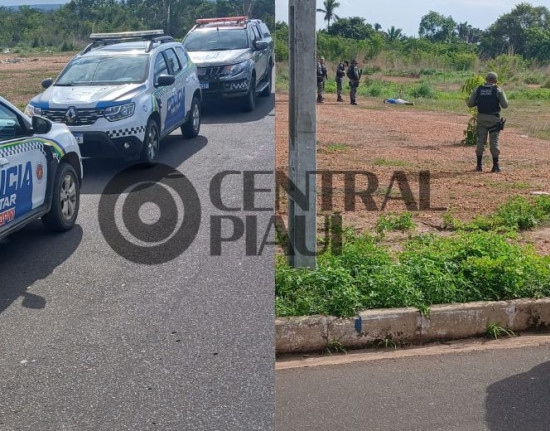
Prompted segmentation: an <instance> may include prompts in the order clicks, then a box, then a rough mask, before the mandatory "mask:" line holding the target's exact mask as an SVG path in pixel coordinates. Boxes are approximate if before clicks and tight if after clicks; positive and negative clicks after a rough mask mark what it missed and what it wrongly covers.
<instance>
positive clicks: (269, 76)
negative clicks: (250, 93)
mask: <svg viewBox="0 0 550 431" xmlns="http://www.w3.org/2000/svg"><path fill="white" fill-rule="evenodd" d="M267 79H268V80H269V81H268V82H269V85H268V86H267V87H266V88H264V90H263V91H262V92H261V93H260V96H262V97H269V96H271V92H272V91H273V66H271V65H270V66H269V68H268V69H267Z"/></svg>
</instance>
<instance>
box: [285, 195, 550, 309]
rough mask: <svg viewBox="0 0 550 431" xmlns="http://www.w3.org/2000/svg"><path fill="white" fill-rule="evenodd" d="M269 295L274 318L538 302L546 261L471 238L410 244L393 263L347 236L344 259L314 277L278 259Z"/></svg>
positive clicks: (548, 283)
mask: <svg viewBox="0 0 550 431" xmlns="http://www.w3.org/2000/svg"><path fill="white" fill-rule="evenodd" d="M544 205H548V203H547V202H545V203H544ZM275 290H276V311H277V315H278V316H290V315H308V314H330V315H336V316H353V315H354V314H355V313H357V311H359V310H361V309H365V308H387V307H405V306H415V307H418V308H420V309H423V310H426V308H427V307H428V306H430V305H432V304H441V303H453V302H469V301H482V300H509V299H516V298H526V297H532V298H539V297H542V296H547V295H550V256H546V257H541V256H539V255H537V254H536V253H535V251H534V249H533V248H532V247H530V246H525V245H520V244H517V243H514V242H512V241H511V240H509V238H507V237H505V236H503V235H500V234H498V233H496V232H482V231H476V232H460V233H458V234H456V235H453V236H450V237H437V236H435V235H421V236H417V237H413V238H412V239H410V240H409V241H407V243H406V244H405V246H404V250H403V251H402V252H397V253H395V256H394V257H393V258H392V255H391V254H390V253H389V251H388V249H387V248H385V247H383V246H381V245H378V244H377V243H376V241H375V239H374V238H372V237H370V236H367V235H360V236H353V235H348V236H347V238H346V240H345V241H344V244H343V246H342V254H341V255H339V256H332V255H323V256H321V257H319V262H318V269H317V270H315V271H311V270H305V269H300V270H294V269H292V268H290V267H289V266H288V265H287V264H286V262H285V261H284V259H283V258H279V259H278V261H277V268H276V281H275Z"/></svg>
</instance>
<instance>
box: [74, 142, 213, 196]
mask: <svg viewBox="0 0 550 431" xmlns="http://www.w3.org/2000/svg"><path fill="white" fill-rule="evenodd" d="M207 144H208V139H206V138H205V137H204V136H201V135H199V136H197V137H196V138H193V139H183V137H182V136H181V134H179V133H178V132H175V133H174V134H173V135H169V136H167V137H166V138H164V139H163V140H162V142H161V145H160V156H159V163H163V164H166V165H169V166H172V167H174V168H177V167H178V166H180V165H181V164H182V163H183V162H184V161H185V160H187V159H189V158H190V157H191V156H193V154H195V153H198V152H199V151H201V150H202V149H203V148H204V147H206V145H207ZM135 163H136V162H125V161H123V160H118V159H99V158H97V159H85V160H84V162H83V164H84V181H83V182H82V189H81V193H82V194H94V195H98V194H101V193H103V190H104V189H105V186H106V185H107V183H108V182H109V181H110V180H111V179H112V178H113V177H114V176H115V175H116V174H117V173H119V172H120V171H122V170H123V169H125V168H127V167H128V166H130V165H133V164H135Z"/></svg>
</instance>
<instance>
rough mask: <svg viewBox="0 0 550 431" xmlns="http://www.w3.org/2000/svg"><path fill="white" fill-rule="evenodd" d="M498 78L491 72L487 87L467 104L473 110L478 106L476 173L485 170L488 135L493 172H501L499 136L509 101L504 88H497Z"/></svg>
mask: <svg viewBox="0 0 550 431" xmlns="http://www.w3.org/2000/svg"><path fill="white" fill-rule="evenodd" d="M497 81H498V76H497V74H496V73H494V72H489V73H488V74H487V76H486V77H485V85H481V86H479V87H478V88H476V89H475V90H474V91H473V92H472V95H471V96H470V98H469V99H468V101H467V102H466V104H467V105H468V107H470V108H473V107H474V106H477V111H478V115H477V128H476V133H477V148H476V155H477V166H476V171H477V172H481V171H482V170H483V153H484V151H485V143H486V142H487V135H489V147H490V150H491V155H492V156H493V168H492V169H491V172H500V166H499V163H498V158H499V155H500V150H499V148H498V135H499V132H500V128H499V125H500V110H501V108H507V107H508V99H507V98H506V95H505V94H504V91H503V90H502V88H500V87H498V86H497Z"/></svg>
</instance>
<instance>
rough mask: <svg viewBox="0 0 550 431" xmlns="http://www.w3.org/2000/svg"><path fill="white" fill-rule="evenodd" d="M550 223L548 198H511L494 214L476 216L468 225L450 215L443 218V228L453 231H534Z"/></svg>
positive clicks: (549, 201) (549, 198) (549, 200)
mask: <svg viewBox="0 0 550 431" xmlns="http://www.w3.org/2000/svg"><path fill="white" fill-rule="evenodd" d="M549 221H550V197H549V196H545V195H543V196H537V197H535V198H534V199H527V198H524V197H522V196H516V197H514V198H511V199H510V200H509V201H508V202H507V203H506V204H504V205H503V206H501V207H500V208H498V209H497V211H496V212H495V213H494V214H490V215H487V216H477V217H475V218H474V219H473V220H472V221H471V222H469V223H462V222H461V221H459V220H456V219H455V218H453V217H452V216H450V215H446V216H444V222H445V227H446V228H447V229H454V230H469V231H473V230H485V231H488V230H493V231H500V232H502V231H508V232H510V231H512V232H514V231H519V230H528V229H534V228H536V227H538V226H540V225H543V224H545V223H548V222H549Z"/></svg>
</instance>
